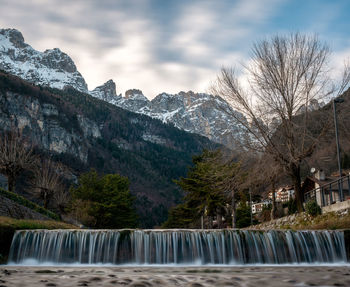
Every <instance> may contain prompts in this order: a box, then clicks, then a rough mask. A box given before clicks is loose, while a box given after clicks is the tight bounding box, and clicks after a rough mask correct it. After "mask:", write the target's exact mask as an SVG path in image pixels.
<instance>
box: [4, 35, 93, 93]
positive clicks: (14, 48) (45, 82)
mask: <svg viewBox="0 0 350 287" xmlns="http://www.w3.org/2000/svg"><path fill="white" fill-rule="evenodd" d="M0 69H2V70H5V71H7V72H8V73H10V74H13V75H16V76H19V77H21V78H22V79H24V80H26V81H29V82H31V83H34V84H37V85H42V86H49V87H52V88H57V89H64V88H65V87H66V86H71V87H73V88H74V89H76V90H78V91H80V92H84V93H86V92H87V91H88V90H87V84H86V82H85V80H84V78H83V77H82V76H81V74H80V73H79V72H78V71H77V68H76V66H75V64H74V62H73V60H72V59H71V58H70V57H69V56H68V55H67V54H65V53H63V52H62V51H61V50H60V49H58V48H54V49H49V50H46V51H44V52H39V51H37V50H35V49H33V48H32V47H31V46H30V45H28V44H26V43H25V42H24V38H23V35H22V33H21V32H19V31H18V30H16V29H0Z"/></svg>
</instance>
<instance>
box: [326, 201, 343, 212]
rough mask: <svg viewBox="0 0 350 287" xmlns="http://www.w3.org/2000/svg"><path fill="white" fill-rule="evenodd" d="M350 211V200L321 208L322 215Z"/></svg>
mask: <svg viewBox="0 0 350 287" xmlns="http://www.w3.org/2000/svg"><path fill="white" fill-rule="evenodd" d="M345 209H350V200H345V201H342V202H337V203H334V204H332V205H327V206H323V207H322V213H326V212H336V211H340V210H345Z"/></svg>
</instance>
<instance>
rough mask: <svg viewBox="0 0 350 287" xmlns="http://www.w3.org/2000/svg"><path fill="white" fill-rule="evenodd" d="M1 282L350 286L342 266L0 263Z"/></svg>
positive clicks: (349, 273)
mask: <svg viewBox="0 0 350 287" xmlns="http://www.w3.org/2000/svg"><path fill="white" fill-rule="evenodd" d="M0 285H2V286H7V287H17V286H18V287H22V286H26V287H39V286H60V287H64V286H66V287H68V286H133V287H135V286H138V287H153V286H154V287H159V286H169V287H172V286H174V287H175V286H184V287H208V286H242V287H243V286H245V287H257V286H269V287H287V286H288V287H289V286H298V287H300V286H350V268H349V267H347V266H342V267H334V266H332V267H329V266H328V267H320V266H318V267H305V266H302V267H301V266H299V267H278V266H273V267H265V266H263V267H220V268H218V267H187V268H186V267H99V268H96V267H74V268H73V267H23V266H21V267H19V266H3V267H1V266H0Z"/></svg>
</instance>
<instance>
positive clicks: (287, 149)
mask: <svg viewBox="0 0 350 287" xmlns="http://www.w3.org/2000/svg"><path fill="white" fill-rule="evenodd" d="M329 56H330V50H329V48H328V46H327V45H326V44H324V43H322V42H320V40H319V39H318V38H317V37H316V36H303V35H300V34H298V33H297V34H291V35H290V36H275V37H273V38H271V39H269V40H264V41H261V42H258V43H257V44H255V45H254V46H253V49H252V58H251V64H250V65H249V66H247V67H245V70H246V72H247V74H248V77H249V83H248V88H247V89H244V88H243V87H242V85H241V84H240V82H239V80H238V77H237V76H236V74H235V71H234V70H233V69H228V68H223V69H222V70H221V74H220V75H219V76H218V78H217V82H216V85H215V86H214V87H213V90H214V93H215V94H217V95H219V96H221V97H223V98H225V99H227V100H228V101H229V102H230V103H231V104H232V106H233V108H234V109H235V110H236V111H238V112H239V113H232V112H230V111H228V112H229V113H230V114H231V115H232V117H234V118H235V119H236V120H237V121H238V122H239V124H240V125H241V127H242V130H243V134H242V136H241V137H240V144H241V145H242V146H243V148H244V149H249V150H253V151H257V152H261V153H267V154H270V155H271V156H272V158H273V159H274V160H275V161H276V162H277V163H278V164H279V165H280V166H281V167H282V168H283V169H284V170H285V171H286V172H287V174H288V175H289V176H290V178H291V180H292V181H293V184H294V189H295V195H296V200H297V206H298V210H299V211H302V209H303V207H302V201H303V198H302V194H301V174H300V167H301V164H302V162H303V161H304V160H305V159H306V158H307V157H309V156H310V155H311V154H312V153H313V151H314V149H315V147H316V144H317V142H318V140H319V138H320V137H322V135H323V134H324V133H325V131H326V130H327V128H328V127H329V126H330V125H331V122H330V120H325V121H324V122H322V123H318V126H315V125H314V126H313V128H312V129H310V126H309V122H310V116H309V113H310V111H309V106H310V102H311V101H313V102H314V100H319V99H322V98H325V97H330V96H336V95H340V93H342V92H343V91H344V89H345V88H346V87H347V86H348V83H349V80H350V72H349V66H347V67H346V68H345V70H344V71H345V72H344V73H343V79H342V81H341V82H340V84H339V85H335V82H334V81H332V79H331V78H330V73H329V69H328V67H327V64H328V60H329ZM337 86H338V87H337ZM242 115H243V116H244V117H242Z"/></svg>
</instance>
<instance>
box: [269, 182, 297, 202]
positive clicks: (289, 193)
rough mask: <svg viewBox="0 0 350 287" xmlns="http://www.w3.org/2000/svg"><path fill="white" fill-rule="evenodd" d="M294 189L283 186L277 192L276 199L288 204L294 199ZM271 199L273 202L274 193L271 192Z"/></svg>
mask: <svg viewBox="0 0 350 287" xmlns="http://www.w3.org/2000/svg"><path fill="white" fill-rule="evenodd" d="M294 197H295V194H294V187H293V186H283V187H280V188H278V189H277V190H275V199H276V201H277V202H282V203H284V202H288V201H289V200H290V199H294ZM269 199H270V200H272V191H270V192H269Z"/></svg>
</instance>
